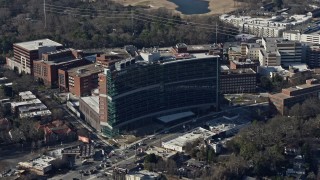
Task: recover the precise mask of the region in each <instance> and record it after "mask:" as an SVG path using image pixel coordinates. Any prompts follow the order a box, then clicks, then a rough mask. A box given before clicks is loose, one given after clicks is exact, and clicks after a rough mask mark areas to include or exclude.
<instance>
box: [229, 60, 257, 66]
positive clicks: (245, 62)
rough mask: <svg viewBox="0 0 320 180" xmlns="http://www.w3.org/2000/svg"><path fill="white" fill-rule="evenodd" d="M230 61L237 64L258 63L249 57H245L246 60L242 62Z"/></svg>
mask: <svg viewBox="0 0 320 180" xmlns="http://www.w3.org/2000/svg"><path fill="white" fill-rule="evenodd" d="M232 62H233V63H234V64H237V65H245V64H258V63H257V62H254V61H251V60H250V59H246V61H244V62H241V61H232Z"/></svg>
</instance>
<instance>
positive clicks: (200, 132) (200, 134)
mask: <svg viewBox="0 0 320 180" xmlns="http://www.w3.org/2000/svg"><path fill="white" fill-rule="evenodd" d="M213 135H215V134H214V133H213V132H211V131H209V130H206V129H204V128H201V127H198V128H195V129H193V130H191V131H189V132H188V133H186V134H184V135H182V136H179V137H177V138H175V139H172V140H170V141H167V142H163V144H170V145H174V146H180V147H183V146H185V144H186V143H187V142H192V141H195V140H197V139H199V138H201V139H208V138H210V137H212V136H213Z"/></svg>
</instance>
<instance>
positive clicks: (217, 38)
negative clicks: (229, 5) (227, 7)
mask: <svg viewBox="0 0 320 180" xmlns="http://www.w3.org/2000/svg"><path fill="white" fill-rule="evenodd" d="M216 44H218V23H217V21H216Z"/></svg>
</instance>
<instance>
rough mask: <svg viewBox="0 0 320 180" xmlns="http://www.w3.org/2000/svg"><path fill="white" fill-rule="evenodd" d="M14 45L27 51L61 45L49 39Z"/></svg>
mask: <svg viewBox="0 0 320 180" xmlns="http://www.w3.org/2000/svg"><path fill="white" fill-rule="evenodd" d="M14 45H16V46H20V47H22V48H24V49H27V50H29V51H33V50H38V49H39V47H43V46H47V47H50V46H51V47H52V46H62V44H60V43H57V42H55V41H52V40H50V39H39V40H35V41H26V42H21V43H15V44H14Z"/></svg>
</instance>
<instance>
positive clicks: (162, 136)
mask: <svg viewBox="0 0 320 180" xmlns="http://www.w3.org/2000/svg"><path fill="white" fill-rule="evenodd" d="M267 104H268V102H263V103H257V104H250V105H245V106H240V107H229V108H225V109H224V110H223V111H220V112H214V113H210V114H208V115H205V116H201V117H198V118H197V119H196V121H194V119H191V120H188V121H185V122H183V123H179V124H177V125H174V126H172V127H170V128H166V129H164V130H162V131H160V132H158V133H155V134H153V135H149V136H147V137H145V138H143V139H140V140H138V141H135V142H133V143H131V144H129V145H127V146H126V147H121V148H119V149H117V150H115V155H114V156H112V157H111V158H110V159H109V160H110V161H111V162H113V163H112V166H111V167H109V168H107V169H106V170H108V169H111V168H112V167H116V166H119V165H123V164H130V163H134V160H135V157H136V156H135V152H136V149H138V148H140V147H141V146H142V147H147V146H161V143H162V142H165V141H169V140H171V139H174V138H177V137H178V136H181V135H182V134H183V133H184V132H185V130H186V128H189V129H193V128H195V127H199V126H202V125H204V124H205V122H207V121H210V120H212V119H214V118H217V117H219V116H222V115H223V114H224V113H226V112H232V113H234V114H241V115H242V116H247V115H249V114H250V109H252V107H257V106H265V105H267ZM139 144H142V145H139ZM122 152H127V153H125V154H123V153H122ZM120 159H122V160H120ZM119 160H120V161H119Z"/></svg>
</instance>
